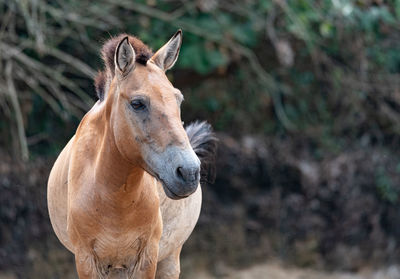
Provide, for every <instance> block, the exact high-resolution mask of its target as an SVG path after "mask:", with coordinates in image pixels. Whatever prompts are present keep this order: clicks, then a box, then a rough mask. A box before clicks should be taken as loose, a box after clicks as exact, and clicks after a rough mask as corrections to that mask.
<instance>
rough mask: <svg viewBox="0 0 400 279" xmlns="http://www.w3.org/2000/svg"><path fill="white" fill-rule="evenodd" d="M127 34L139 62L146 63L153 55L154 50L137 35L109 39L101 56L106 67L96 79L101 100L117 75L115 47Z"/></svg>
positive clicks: (98, 95)
mask: <svg viewBox="0 0 400 279" xmlns="http://www.w3.org/2000/svg"><path fill="white" fill-rule="evenodd" d="M126 36H128V38H129V43H130V44H131V46H132V47H133V49H134V50H135V55H136V62H137V63H140V64H142V65H146V63H147V61H148V60H149V59H150V58H151V57H152V56H153V52H152V50H151V49H150V48H149V47H148V46H147V45H145V44H144V43H143V42H142V41H141V40H139V39H138V38H136V37H135V36H131V35H127V34H120V35H118V36H116V37H113V38H111V39H109V40H107V41H106V42H105V43H104V45H103V47H102V49H101V56H102V58H103V62H104V66H105V69H104V70H103V71H99V72H98V74H97V76H96V77H95V80H94V85H95V88H96V93H97V97H98V98H99V99H100V101H102V100H103V99H104V95H105V93H106V91H107V88H106V87H107V86H108V85H109V84H110V82H111V79H113V78H114V75H115V64H114V53H115V49H116V47H117V45H118V43H119V42H120V41H121V40H122V39H123V38H124V37H126Z"/></svg>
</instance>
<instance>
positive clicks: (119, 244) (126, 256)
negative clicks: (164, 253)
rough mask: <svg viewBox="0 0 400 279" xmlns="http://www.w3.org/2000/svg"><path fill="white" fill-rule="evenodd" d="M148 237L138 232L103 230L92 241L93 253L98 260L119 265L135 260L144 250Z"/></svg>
mask: <svg viewBox="0 0 400 279" xmlns="http://www.w3.org/2000/svg"><path fill="white" fill-rule="evenodd" d="M148 238H149V236H148V235H147V234H146V233H143V234H140V232H136V231H135V232H124V233H120V232H110V231H109V230H107V229H106V230H104V231H103V232H101V233H100V234H98V235H97V236H96V239H95V240H94V241H93V252H94V254H95V255H96V257H97V258H98V259H99V260H102V261H105V262H107V261H110V262H111V261H112V262H115V263H118V264H121V265H126V264H128V263H127V262H124V261H130V260H134V259H135V258H137V256H139V255H140V253H141V251H143V249H144V248H145V246H146V244H147V241H148Z"/></svg>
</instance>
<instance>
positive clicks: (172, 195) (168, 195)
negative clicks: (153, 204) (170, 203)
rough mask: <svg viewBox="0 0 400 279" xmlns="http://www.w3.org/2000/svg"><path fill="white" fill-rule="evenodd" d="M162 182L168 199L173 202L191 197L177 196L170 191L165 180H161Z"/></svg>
mask: <svg viewBox="0 0 400 279" xmlns="http://www.w3.org/2000/svg"><path fill="white" fill-rule="evenodd" d="M160 181H161V184H162V186H163V189H164V192H165V195H167V197H168V198H170V199H173V200H180V199H184V198H187V197H189V196H190V195H186V196H179V195H177V194H175V193H174V192H173V191H172V190H171V189H169V187H168V186H167V185H166V183H165V182H164V181H163V180H160Z"/></svg>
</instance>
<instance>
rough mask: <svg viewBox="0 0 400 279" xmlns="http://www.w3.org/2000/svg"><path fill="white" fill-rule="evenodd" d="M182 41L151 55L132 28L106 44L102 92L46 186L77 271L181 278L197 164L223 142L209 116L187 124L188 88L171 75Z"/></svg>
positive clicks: (197, 204) (98, 84) (196, 208)
mask: <svg viewBox="0 0 400 279" xmlns="http://www.w3.org/2000/svg"><path fill="white" fill-rule="evenodd" d="M181 44H182V31H181V30H178V32H176V33H175V35H174V36H173V37H172V38H171V39H170V40H169V41H168V42H167V43H166V44H164V45H163V46H162V47H161V48H160V49H159V50H158V51H157V52H156V53H154V54H153V52H152V51H151V50H150V49H149V47H148V46H147V45H145V44H144V43H143V42H142V41H140V40H139V39H138V38H136V37H134V36H132V35H127V34H121V35H119V36H116V37H113V38H111V39H109V40H108V41H106V42H105V44H104V45H103V48H102V58H103V60H104V65H105V68H104V70H103V71H100V72H99V73H98V75H97V77H96V78H95V88H96V92H97V95H98V97H99V100H98V101H97V102H96V103H95V104H94V105H93V107H92V108H91V109H90V110H89V111H88V112H87V113H86V114H85V116H84V117H83V118H82V120H81V122H80V124H79V126H78V128H77V130H76V133H75V135H74V136H73V137H72V138H71V139H70V141H69V142H68V143H67V145H66V146H65V147H64V149H63V150H62V152H61V153H60V155H59V156H58V158H57V160H56V161H55V163H54V166H53V168H52V170H51V172H50V176H49V180H48V188H47V189H48V190H47V201H48V209H49V216H50V221H51V224H52V227H53V229H54V231H55V234H56V235H57V237H58V239H59V240H60V242H61V243H62V244H63V245H64V246H65V247H66V248H67V249H68V250H70V251H71V252H72V253H73V254H74V256H75V264H76V269H77V273H78V276H79V278H80V279H89V278H90V279H92V278H179V274H180V259H179V258H180V252H181V249H182V245H183V244H184V242H185V241H186V240H187V239H188V237H189V236H190V234H191V233H192V231H193V228H194V226H195V225H196V223H197V220H198V218H199V214H200V208H201V200H202V193H201V187H200V186H199V185H200V183H199V182H200V176H201V173H200V171H201V169H202V168H203V165H207V164H208V163H210V162H211V160H212V158H213V157H214V155H215V146H216V138H215V135H214V133H213V132H212V129H211V126H210V125H209V124H208V123H206V122H195V123H193V124H190V125H189V126H188V127H186V130H185V128H184V127H183V122H182V120H181V116H180V114H181V111H180V105H181V103H182V101H183V95H182V93H181V92H180V91H179V90H178V89H177V88H175V87H174V86H173V85H172V83H171V82H170V81H169V80H168V78H167V76H166V74H165V72H166V71H167V70H168V69H170V68H171V67H172V66H173V65H174V64H175V62H176V60H177V58H178V55H179V50H180V47H181Z"/></svg>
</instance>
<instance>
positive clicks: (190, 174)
mask: <svg viewBox="0 0 400 279" xmlns="http://www.w3.org/2000/svg"><path fill="white" fill-rule="evenodd" d="M176 175H177V177H179V178H180V179H182V180H183V181H185V182H193V181H196V180H198V179H199V177H200V170H199V168H193V167H189V168H185V167H178V168H177V169H176Z"/></svg>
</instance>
